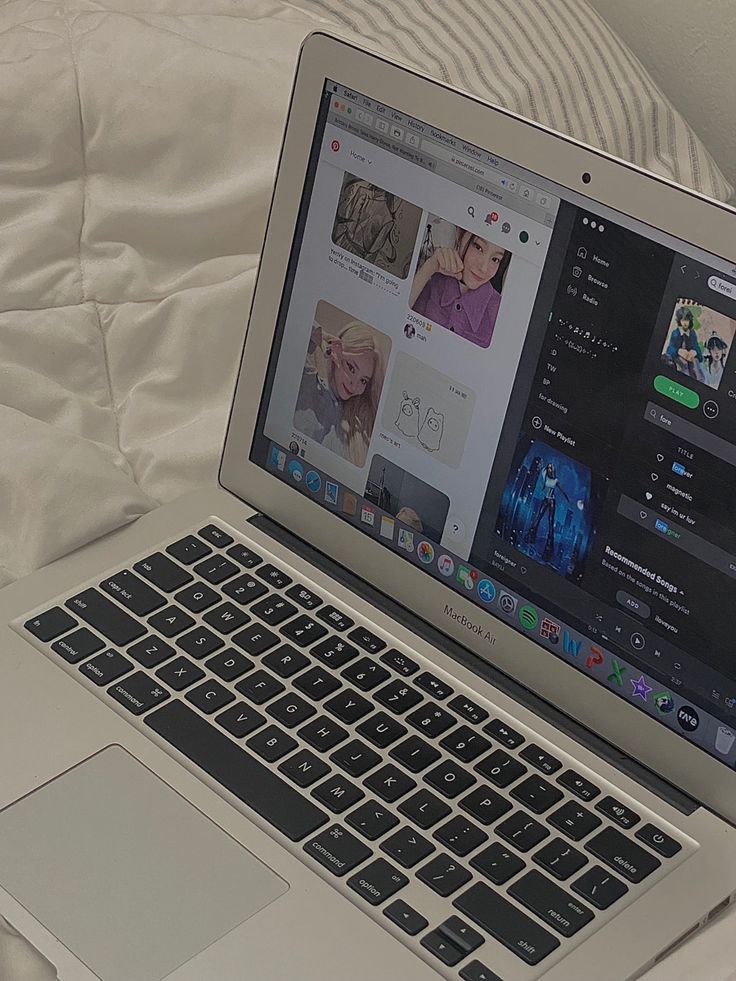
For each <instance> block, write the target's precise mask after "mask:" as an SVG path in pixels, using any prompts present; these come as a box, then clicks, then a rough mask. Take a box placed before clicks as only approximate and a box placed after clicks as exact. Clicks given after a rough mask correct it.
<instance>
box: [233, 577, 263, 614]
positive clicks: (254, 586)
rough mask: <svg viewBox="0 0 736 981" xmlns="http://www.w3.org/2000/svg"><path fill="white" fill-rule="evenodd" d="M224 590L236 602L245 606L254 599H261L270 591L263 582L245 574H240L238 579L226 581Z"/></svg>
mask: <svg viewBox="0 0 736 981" xmlns="http://www.w3.org/2000/svg"><path fill="white" fill-rule="evenodd" d="M222 591H223V593H226V594H227V595H228V596H229V597H230V599H234V600H235V602H236V603H240V604H241V605H242V606H245V605H246V604H247V603H252V602H253V600H257V599H259V598H260V597H261V596H263V595H264V594H265V593H267V592H268V589H267V588H266V587H265V586H264V585H263V583H262V582H258V580H257V579H254V578H253V576H250V575H245V576H238V578H237V579H231V580H230V582H226V583H225V585H224V586H223V587H222Z"/></svg>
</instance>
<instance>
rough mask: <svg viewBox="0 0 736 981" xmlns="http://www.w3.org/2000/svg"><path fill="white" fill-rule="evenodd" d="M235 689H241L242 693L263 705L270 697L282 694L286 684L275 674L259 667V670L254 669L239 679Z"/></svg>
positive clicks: (257, 703)
mask: <svg viewBox="0 0 736 981" xmlns="http://www.w3.org/2000/svg"><path fill="white" fill-rule="evenodd" d="M235 690H236V691H239V692H240V694H241V695H245V697H246V698H248V699H250V701H251V702H254V703H255V704H256V705H263V704H264V703H265V702H267V701H269V699H271V698H275V697H276V695H280V694H281V692H282V691H284V686H283V685H282V684H281V682H280V681H277V680H276V678H274V677H273V675H270V674H268V672H267V671H262V670H261V669H260V668H259V669H258V671H254V672H253V673H252V674H249V675H247V677H245V678H243V680H242V681H239V682H238V683H237V685H236V686H235Z"/></svg>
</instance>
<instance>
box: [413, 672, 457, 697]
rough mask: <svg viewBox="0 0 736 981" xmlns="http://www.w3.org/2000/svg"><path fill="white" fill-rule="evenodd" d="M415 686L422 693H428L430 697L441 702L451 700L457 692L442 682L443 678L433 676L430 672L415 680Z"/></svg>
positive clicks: (423, 673)
mask: <svg viewBox="0 0 736 981" xmlns="http://www.w3.org/2000/svg"><path fill="white" fill-rule="evenodd" d="M414 684H415V685H416V686H417V688H421V689H422V691H426V693H427V694H428V695H431V696H432V697H433V698H437V699H439V701H441V702H442V701H444V699H446V698H449V697H450V695H452V694H453V692H454V691H455V689H454V688H451V687H450V685H448V684H447V682H446V681H442V679H441V678H438V677H437V675H434V674H431V673H430V672H429V671H422V673H421V674H420V675H419V677H418V678H415V679H414Z"/></svg>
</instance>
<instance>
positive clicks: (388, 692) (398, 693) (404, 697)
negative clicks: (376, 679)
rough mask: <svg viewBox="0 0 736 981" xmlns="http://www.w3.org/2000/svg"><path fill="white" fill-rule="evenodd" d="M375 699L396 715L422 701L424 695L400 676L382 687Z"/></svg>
mask: <svg viewBox="0 0 736 981" xmlns="http://www.w3.org/2000/svg"><path fill="white" fill-rule="evenodd" d="M373 698H374V699H375V701H377V702H378V703H379V704H380V705H383V706H384V707H385V708H387V709H390V711H391V712H393V713H394V714H395V715H402V714H403V713H404V712H408V711H409V709H410V708H413V707H414V706H415V705H416V704H417V703H418V702H421V700H422V696H421V695H420V694H419V692H418V691H417V690H416V688H411V687H409V685H406V684H404V682H403V681H400V680H399V679H398V678H397V679H395V680H394V681H390V682H389V683H388V684H387V685H386V686H385V687H384V688H381V689H380V690H379V691H377V692H376V693H375V695H374V696H373Z"/></svg>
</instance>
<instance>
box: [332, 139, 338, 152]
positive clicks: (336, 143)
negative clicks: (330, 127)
mask: <svg viewBox="0 0 736 981" xmlns="http://www.w3.org/2000/svg"><path fill="white" fill-rule="evenodd" d="M330 148H331V149H332V151H333V153H337V151H338V150H339V149H340V141H339V140H333V141H332V143H330Z"/></svg>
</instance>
